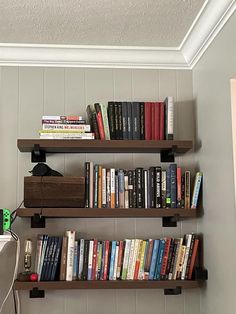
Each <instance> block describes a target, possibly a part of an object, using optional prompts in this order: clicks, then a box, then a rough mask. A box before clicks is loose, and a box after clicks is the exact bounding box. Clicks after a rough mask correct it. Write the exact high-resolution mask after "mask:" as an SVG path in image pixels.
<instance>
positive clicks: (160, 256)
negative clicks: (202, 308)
mask: <svg viewBox="0 0 236 314" xmlns="http://www.w3.org/2000/svg"><path fill="white" fill-rule="evenodd" d="M201 242H202V238H201V236H200V235H196V234H194V233H189V234H185V235H184V237H180V238H172V237H165V238H160V239H147V240H146V239H144V240H142V239H125V240H121V241H116V240H114V241H110V240H105V241H99V240H97V239H90V240H86V239H79V240H76V238H75V231H66V232H65V235H64V236H63V237H59V236H48V235H46V234H45V235H38V239H37V244H36V257H35V273H34V280H36V281H22V276H19V277H18V279H20V280H17V281H16V282H15V286H14V287H15V289H16V290H34V291H36V290H40V289H41V290H51V289H54V290H57V289H164V290H165V292H166V289H170V290H171V292H173V290H174V291H175V292H176V291H181V288H197V287H200V286H201V285H202V284H203V282H204V281H205V280H206V279H207V271H206V270H204V269H203V268H202V259H201V254H200V253H201ZM28 271H30V270H29V269H28ZM28 279H30V277H28ZM31 279H32V278H31ZM23 280H24V278H23ZM170 294H173V293H170ZM175 294H179V293H175Z"/></svg>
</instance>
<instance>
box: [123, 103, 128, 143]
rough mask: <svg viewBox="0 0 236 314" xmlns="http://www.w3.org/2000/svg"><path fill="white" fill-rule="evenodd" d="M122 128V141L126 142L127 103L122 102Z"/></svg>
mask: <svg viewBox="0 0 236 314" xmlns="http://www.w3.org/2000/svg"><path fill="white" fill-rule="evenodd" d="M122 128H123V140H128V112H127V102H125V101H124V102H122Z"/></svg>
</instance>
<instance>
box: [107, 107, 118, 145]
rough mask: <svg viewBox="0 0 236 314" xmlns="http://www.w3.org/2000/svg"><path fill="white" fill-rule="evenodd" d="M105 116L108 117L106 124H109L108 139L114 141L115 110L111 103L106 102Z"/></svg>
mask: <svg viewBox="0 0 236 314" xmlns="http://www.w3.org/2000/svg"><path fill="white" fill-rule="evenodd" d="M107 115H108V122H109V130H110V138H111V140H115V139H116V131H115V108H114V102H113V101H108V107H107Z"/></svg>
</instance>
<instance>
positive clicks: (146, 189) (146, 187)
mask: <svg viewBox="0 0 236 314" xmlns="http://www.w3.org/2000/svg"><path fill="white" fill-rule="evenodd" d="M143 176H144V207H145V208H148V188H149V187H148V171H147V170H144V171H143Z"/></svg>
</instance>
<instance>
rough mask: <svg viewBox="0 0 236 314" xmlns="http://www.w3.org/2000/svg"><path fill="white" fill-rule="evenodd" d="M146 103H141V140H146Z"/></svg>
mask: <svg viewBox="0 0 236 314" xmlns="http://www.w3.org/2000/svg"><path fill="white" fill-rule="evenodd" d="M144 106H145V103H144V102H140V140H145V109H144Z"/></svg>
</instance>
